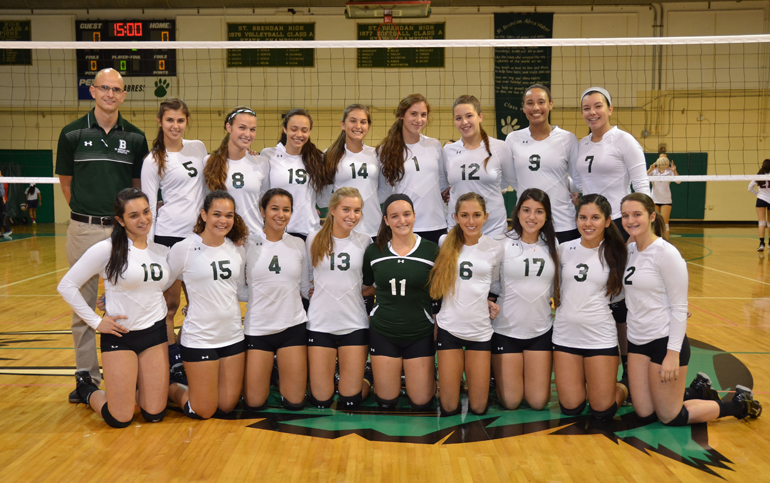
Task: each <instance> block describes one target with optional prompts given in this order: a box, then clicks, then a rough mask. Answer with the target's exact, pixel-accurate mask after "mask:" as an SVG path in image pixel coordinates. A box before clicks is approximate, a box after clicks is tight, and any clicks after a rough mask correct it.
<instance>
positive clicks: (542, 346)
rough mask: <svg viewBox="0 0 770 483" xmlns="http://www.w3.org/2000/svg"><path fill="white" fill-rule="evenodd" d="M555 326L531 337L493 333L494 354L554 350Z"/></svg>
mask: <svg viewBox="0 0 770 483" xmlns="http://www.w3.org/2000/svg"><path fill="white" fill-rule="evenodd" d="M552 336H553V328H551V329H550V330H549V331H548V332H546V333H545V334H543V335H539V336H537V337H533V338H531V339H516V338H514V337H508V336H505V335H502V334H498V333H495V334H493V335H492V354H521V353H522V352H524V351H548V352H550V351H552V350H553V343H552V342H551V337H552Z"/></svg>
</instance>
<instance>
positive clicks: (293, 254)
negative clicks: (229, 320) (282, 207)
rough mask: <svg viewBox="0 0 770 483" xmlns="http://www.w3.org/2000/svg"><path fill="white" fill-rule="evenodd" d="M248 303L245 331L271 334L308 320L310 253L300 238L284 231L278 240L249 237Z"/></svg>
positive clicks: (247, 267) (244, 320)
mask: <svg viewBox="0 0 770 483" xmlns="http://www.w3.org/2000/svg"><path fill="white" fill-rule="evenodd" d="M246 279H247V281H248V284H249V304H248V306H247V308H246V316H245V317H244V319H243V327H244V331H245V333H246V335H270V334H276V333H278V332H281V331H282V330H285V329H288V328H289V327H293V326H295V325H299V324H301V323H303V322H307V314H306V313H305V308H304V307H303V306H302V297H307V294H308V290H309V289H310V283H309V281H308V268H307V256H306V255H305V244H304V242H303V241H302V239H301V238H297V237H295V236H292V235H289V234H288V233H284V234H283V238H282V239H281V240H279V241H277V242H271V241H268V240H267V238H265V237H264V235H263V234H261V233H260V236H258V237H257V236H254V237H249V241H248V244H247V247H246Z"/></svg>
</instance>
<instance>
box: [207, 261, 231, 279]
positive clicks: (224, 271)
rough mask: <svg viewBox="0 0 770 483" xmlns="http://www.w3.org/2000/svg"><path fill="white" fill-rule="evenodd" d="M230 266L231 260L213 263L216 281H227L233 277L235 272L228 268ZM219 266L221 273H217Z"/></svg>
mask: <svg viewBox="0 0 770 483" xmlns="http://www.w3.org/2000/svg"><path fill="white" fill-rule="evenodd" d="M228 265H230V260H220V261H218V262H211V268H212V270H214V280H218V279H221V280H227V279H228V278H230V277H232V276H233V271H232V270H230V269H229V268H227V266H228ZM217 266H218V267H219V271H217Z"/></svg>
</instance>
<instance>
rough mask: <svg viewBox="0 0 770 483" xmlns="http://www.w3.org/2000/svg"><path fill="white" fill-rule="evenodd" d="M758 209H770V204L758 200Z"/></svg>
mask: <svg viewBox="0 0 770 483" xmlns="http://www.w3.org/2000/svg"><path fill="white" fill-rule="evenodd" d="M757 208H768V209H770V203H768V202H767V201H765V200H760V199H759V198H757Z"/></svg>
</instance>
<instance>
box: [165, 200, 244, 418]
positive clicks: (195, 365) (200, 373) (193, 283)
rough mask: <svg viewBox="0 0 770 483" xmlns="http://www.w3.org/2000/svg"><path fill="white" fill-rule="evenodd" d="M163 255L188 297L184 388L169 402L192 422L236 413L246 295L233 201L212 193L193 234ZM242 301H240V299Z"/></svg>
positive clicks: (174, 390) (176, 388) (172, 392)
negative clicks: (241, 302)
mask: <svg viewBox="0 0 770 483" xmlns="http://www.w3.org/2000/svg"><path fill="white" fill-rule="evenodd" d="M193 231H194V234H193V235H191V236H190V237H188V238H185V239H184V241H181V242H179V243H177V244H176V245H174V247H173V248H172V249H171V252H169V255H168V265H169V267H170V269H171V279H172V280H175V279H177V278H181V279H182V281H183V282H184V283H185V286H186V287H187V293H188V294H189V296H190V300H189V302H188V303H189V305H188V307H189V308H188V310H187V316H186V317H185V319H184V324H183V325H182V335H181V337H180V343H181V346H182V361H183V363H184V369H185V372H186V374H187V380H188V381H189V386H185V385H183V384H178V383H172V384H171V386H170V387H169V389H168V391H169V398H170V399H171V400H172V401H174V403H175V404H176V405H177V406H179V407H180V408H182V409H183V411H184V413H185V415H187V416H188V417H190V418H193V419H208V418H210V417H211V416H213V415H214V413H215V412H217V410H219V411H221V412H223V413H228V412H230V411H232V410H233V408H235V405H236V404H237V403H238V399H240V397H241V388H242V387H243V367H244V362H245V354H244V352H245V350H246V343H245V341H244V338H243V329H242V328H241V306H240V305H239V304H238V299H239V294H240V295H245V293H246V286H245V279H244V258H245V257H244V253H243V248H242V247H238V246H236V245H235V244H236V243H243V241H244V240H245V239H246V237H247V235H248V228H247V227H246V224H245V223H244V222H243V219H242V218H241V217H240V216H239V215H238V214H237V213H236V207H235V202H234V201H233V197H232V196H230V195H229V194H228V193H227V192H225V191H212V192H210V193H209V194H207V195H206V198H205V199H204V200H203V207H202V208H201V211H200V214H199V215H198V221H197V222H196V224H195V228H194V229H193ZM241 298H243V297H241Z"/></svg>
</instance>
